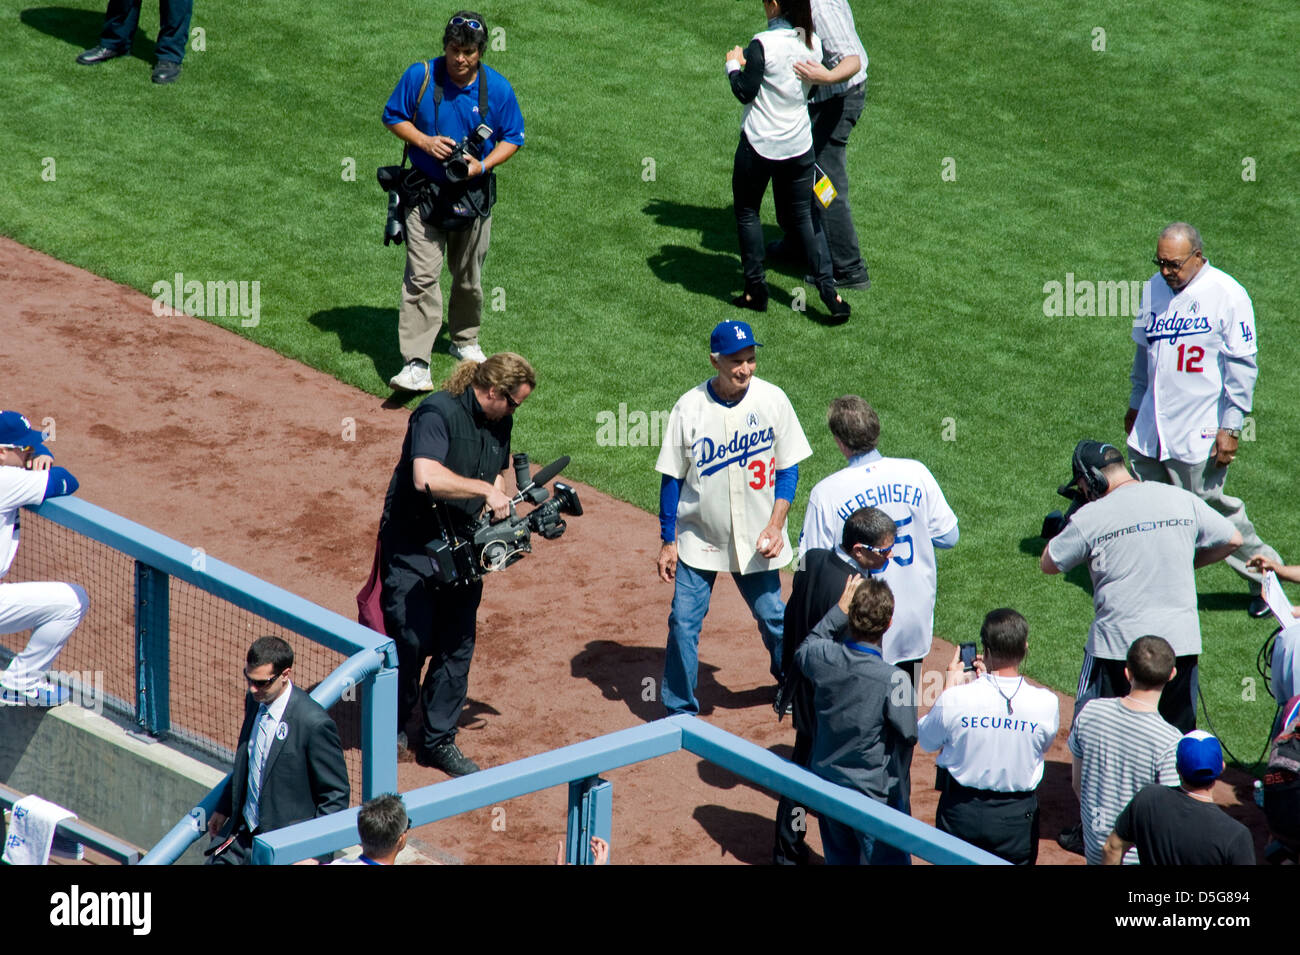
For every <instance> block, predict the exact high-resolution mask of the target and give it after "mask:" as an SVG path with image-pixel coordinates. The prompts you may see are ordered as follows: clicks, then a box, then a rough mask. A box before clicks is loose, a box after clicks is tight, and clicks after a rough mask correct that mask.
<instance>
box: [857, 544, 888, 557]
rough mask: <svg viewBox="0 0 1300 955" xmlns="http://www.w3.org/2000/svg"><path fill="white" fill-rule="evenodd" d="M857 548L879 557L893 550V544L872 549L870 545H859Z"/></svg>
mask: <svg viewBox="0 0 1300 955" xmlns="http://www.w3.org/2000/svg"><path fill="white" fill-rule="evenodd" d="M858 546H859V547H862V548H865V549H866V550H869V551H871V553H873V554H879V555H880V556H881V557H884V556H885V555H887V554H889V553H890V552H891V551H892V550H893V549H894V545H893V544H890V545H889V546H888V547H872V546H871V545H870V544H859V545H858Z"/></svg>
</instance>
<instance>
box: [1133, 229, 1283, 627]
mask: <svg viewBox="0 0 1300 955" xmlns="http://www.w3.org/2000/svg"><path fill="white" fill-rule="evenodd" d="M1153 261H1154V262H1155V264H1156V267H1157V268H1159V269H1160V271H1159V272H1157V273H1156V275H1153V276H1152V277H1151V279H1150V280H1149V281H1148V282H1147V283H1146V286H1145V287H1144V288H1143V291H1142V307H1141V312H1140V313H1139V315H1138V317H1137V319H1136V320H1135V321H1134V322H1133V341H1134V343H1135V344H1136V346H1137V349H1136V352H1135V353H1134V356H1133V370H1132V372H1131V374H1130V376H1129V377H1130V380H1131V381H1132V383H1133V390H1132V392H1131V394H1130V396H1129V410H1128V413H1127V414H1126V415H1125V416H1124V430H1125V431H1127V432H1128V446H1129V450H1130V452H1131V453H1130V455H1129V459H1130V461H1131V462H1132V464H1133V470H1134V471H1136V472H1137V476H1138V477H1139V478H1141V479H1142V480H1143V481H1160V482H1162V483H1164V484H1173V485H1176V486H1177V487H1181V488H1183V489H1184V490H1187V491H1191V492H1192V493H1193V494H1195V495H1196V496H1197V497H1199V498H1200V499H1201V500H1203V501H1204V502H1205V503H1206V504H1208V505H1210V507H1212V508H1214V509H1215V510H1216V511H1218V512H1219V513H1220V514H1222V515H1223V516H1224V517H1226V518H1227V519H1228V520H1230V521H1231V522H1232V524H1233V526H1234V527H1236V528H1237V530H1239V531H1240V532H1241V537H1242V545H1241V547H1239V548H1238V549H1237V550H1236V551H1235V552H1233V553H1232V554H1231V555H1229V556H1228V558H1227V559H1226V561H1225V562H1226V563H1227V564H1228V566H1229V567H1231V568H1232V569H1233V570H1235V571H1236V572H1237V573H1238V574H1240V575H1241V576H1242V577H1244V578H1246V580H1248V581H1249V582H1250V590H1251V593H1252V594H1253V595H1254V598H1253V599H1252V600H1251V603H1250V607H1249V608H1248V609H1249V613H1250V615H1251V616H1252V617H1262V616H1264V615H1265V614H1267V613H1268V605H1267V604H1266V603H1264V600H1263V599H1262V598H1261V597H1260V596H1259V593H1260V586H1261V583H1262V578H1261V576H1260V574H1259V573H1258V572H1256V571H1252V570H1248V569H1247V567H1246V563H1247V561H1249V560H1250V559H1251V558H1252V557H1254V556H1256V555H1257V554H1262V555H1263V556H1265V557H1267V558H1269V559H1270V560H1274V561H1277V562H1278V563H1282V560H1281V558H1280V557H1278V553H1277V551H1275V550H1274V549H1273V548H1271V547H1269V546H1268V545H1267V544H1265V543H1264V542H1263V541H1262V540H1260V539H1259V535H1258V534H1257V533H1255V526H1254V525H1253V524H1252V523H1251V522H1250V519H1249V518H1247V517H1246V507H1245V505H1244V504H1243V503H1242V502H1241V499H1240V498H1236V497H1229V496H1227V495H1226V494H1224V493H1223V484H1224V479H1225V478H1226V477H1227V474H1228V465H1229V464H1230V463H1232V460H1233V459H1234V458H1235V457H1236V456H1237V443H1238V440H1239V439H1240V438H1241V429H1242V424H1243V422H1244V419H1245V416H1246V415H1247V414H1248V413H1249V412H1250V406H1251V400H1252V396H1253V394H1254V390H1255V378H1256V377H1257V375H1258V374H1259V367H1258V365H1257V364H1256V362H1255V353H1256V350H1257V342H1256V340H1255V310H1254V307H1253V306H1252V305H1251V302H1250V296H1249V295H1247V294H1246V290H1245V289H1244V288H1242V287H1241V285H1240V284H1239V283H1238V282H1237V281H1236V279H1234V278H1233V277H1232V276H1230V275H1228V274H1227V273H1226V272H1224V271H1222V270H1220V269H1216V268H1215V267H1214V266H1212V265H1211V264H1210V263H1209V262H1208V261H1206V258H1205V253H1204V252H1203V251H1202V248H1201V234H1200V233H1199V232H1197V231H1196V229H1194V228H1193V227H1192V226H1190V225H1188V224H1187V223H1186V222H1174V223H1171V224H1170V225H1168V226H1165V228H1164V230H1163V231H1162V232H1161V233H1160V238H1159V240H1158V242H1157V243H1156V257H1155V259H1154V260H1153ZM1157 278H1160V279H1163V281H1160V282H1157V281H1156V279H1157Z"/></svg>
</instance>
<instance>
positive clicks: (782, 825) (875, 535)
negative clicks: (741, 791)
mask: <svg viewBox="0 0 1300 955" xmlns="http://www.w3.org/2000/svg"><path fill="white" fill-rule="evenodd" d="M894 531H895V527H894V519H893V518H892V517H890V516H889V515H888V514H886V513H885V512H884V511H881V510H878V509H876V508H874V507H862V508H858V510H856V511H854V512H853V513H852V514H850V515H849V518H848V520H846V521H845V522H844V530H843V532H842V534H841V537H840V546H839V547H836V548H835V549H834V550H827V549H824V548H814V549H813V550H810V551H808V553H807V554H805V555H804V560H803V563H802V564H801V565H800V567H799V570H798V571H797V572H796V573H795V575H794V589H793V590H792V591H791V592H790V599H789V600H788V601H786V604H785V643H784V645H783V647H782V652H783V656H784V660H783V670H784V672H785V674H786V678H785V683H784V684H782V686H781V688H780V690H779V691H778V694H777V704H776V706H777V714H778V716H784V715H785V711H786V710H787V709H789V710H791V711H792V719H793V721H794V729H795V737H794V753H793V754H792V755H791V757H790V759H791V761H792V762H793V763H794V764H795V765H796V766H802V767H804V768H805V769H807V768H808V763H809V760H810V759H811V757H812V749H813V729H814V728H815V727H816V725H817V714H816V713H815V712H814V710H813V694H812V686H811V684H809V682H808V680H807V678H806V677H804V675H803V674H802V673H800V672H799V666H798V664H797V663H795V659H794V652H795V650H797V649H798V648H799V644H801V643H803V641H804V638H805V637H807V636H808V634H809V632H811V631H812V629H813V627H815V626H817V624H818V623H819V622H820V621H821V619H822V617H824V616H826V613H827V611H829V610H830V609H831V608H832V607H834V606H835V605H836V604H837V603H838V602H839V599H840V595H841V594H843V593H844V584H845V582H846V581H848V579H849V578H850V577H853V576H856V575H858V574H867V575H869V574H873V573H878V572H880V571H881V570H883V569H884V567H885V565H886V564H887V563H889V553H890V551H891V550H892V549H893V546H894ZM909 768H910V766H909ZM807 818H808V810H807V809H806V808H805V807H803V806H800V805H799V804H798V803H796V802H795V801H794V800H793V799H790V798H789V797H787V796H783V797H781V804H780V806H778V807H777V811H776V845H775V846H774V847H773V850H772V861H773V862H775V863H776V864H777V865H805V864H806V863H807V861H808V847H807V846H806V845H805V844H804V834H805V832H806V831H807V825H808V822H807Z"/></svg>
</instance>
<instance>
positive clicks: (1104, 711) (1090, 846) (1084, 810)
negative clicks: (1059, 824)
mask: <svg viewBox="0 0 1300 955" xmlns="http://www.w3.org/2000/svg"><path fill="white" fill-rule="evenodd" d="M1174 672H1175V671H1174V648H1173V647H1171V646H1170V645H1169V642H1168V641H1167V640H1164V639H1163V638H1161V637H1150V636H1148V637H1139V638H1138V639H1137V640H1134V641H1133V645H1132V646H1130V647H1129V650H1128V657H1127V659H1126V660H1125V666H1124V675H1125V676H1126V677H1127V678H1128V681H1129V684H1130V685H1131V687H1132V689H1131V690H1130V691H1129V694H1128V696H1124V697H1108V698H1104V699H1095V700H1090V701H1089V702H1088V703H1087V704H1085V705H1084V707H1083V709H1082V710H1080V711H1079V716H1078V718H1077V719H1075V721H1074V728H1073V729H1071V731H1070V739H1069V746H1070V752H1071V753H1073V754H1074V773H1073V777H1074V793H1075V795H1076V796H1078V797H1079V810H1080V813H1081V815H1082V818H1083V848H1084V856H1085V857H1086V858H1087V860H1088V864H1089V865H1101V861H1102V850H1103V848H1104V847H1105V845H1106V837H1107V836H1108V835H1110V831H1111V830H1112V829H1114V828H1115V820H1116V819H1117V818H1118V817H1119V814H1120V813H1121V812H1123V810H1124V807H1125V806H1127V805H1128V804H1129V801H1130V800H1131V799H1132V798H1133V797H1134V796H1136V795H1137V794H1138V792H1140V791H1141V790H1142V789H1143V788H1144V787H1146V786H1148V785H1150V784H1152V783H1160V784H1161V785H1164V786H1177V785H1178V769H1177V765H1176V753H1177V749H1178V741H1179V739H1181V738H1182V734H1181V733H1179V732H1178V730H1177V729H1175V728H1174V727H1173V726H1171V725H1170V724H1169V723H1167V722H1166V721H1165V720H1164V718H1163V717H1161V715H1160V713H1159V712H1157V709H1156V708H1157V706H1158V704H1159V702H1160V692H1161V690H1163V689H1164V686H1165V684H1166V683H1168V682H1169V680H1170V679H1172V678H1173V675H1174ZM1139 861H1140V860H1139V859H1138V853H1137V849H1136V848H1131V849H1129V850H1128V852H1127V853H1126V854H1125V856H1124V864H1125V865H1136V864H1138V862H1139Z"/></svg>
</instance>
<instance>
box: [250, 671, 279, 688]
mask: <svg viewBox="0 0 1300 955" xmlns="http://www.w3.org/2000/svg"><path fill="white" fill-rule="evenodd" d="M282 676H284V671H283V670H281V671H280V672H279V673H277V674H276V675H275V676H273V677H269V678H268V679H265V680H254V679H253V678H252V677H251V676H249V675H248V674H247V673H245V674H244V682H245V683H247V684H248V685H249V686H251V687H252V688H253V689H255V690H265V689H266V688H267V687H268V686H270V685H271V684H272V683H274V682H275V681H276V680H278V679H280V677H282Z"/></svg>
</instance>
